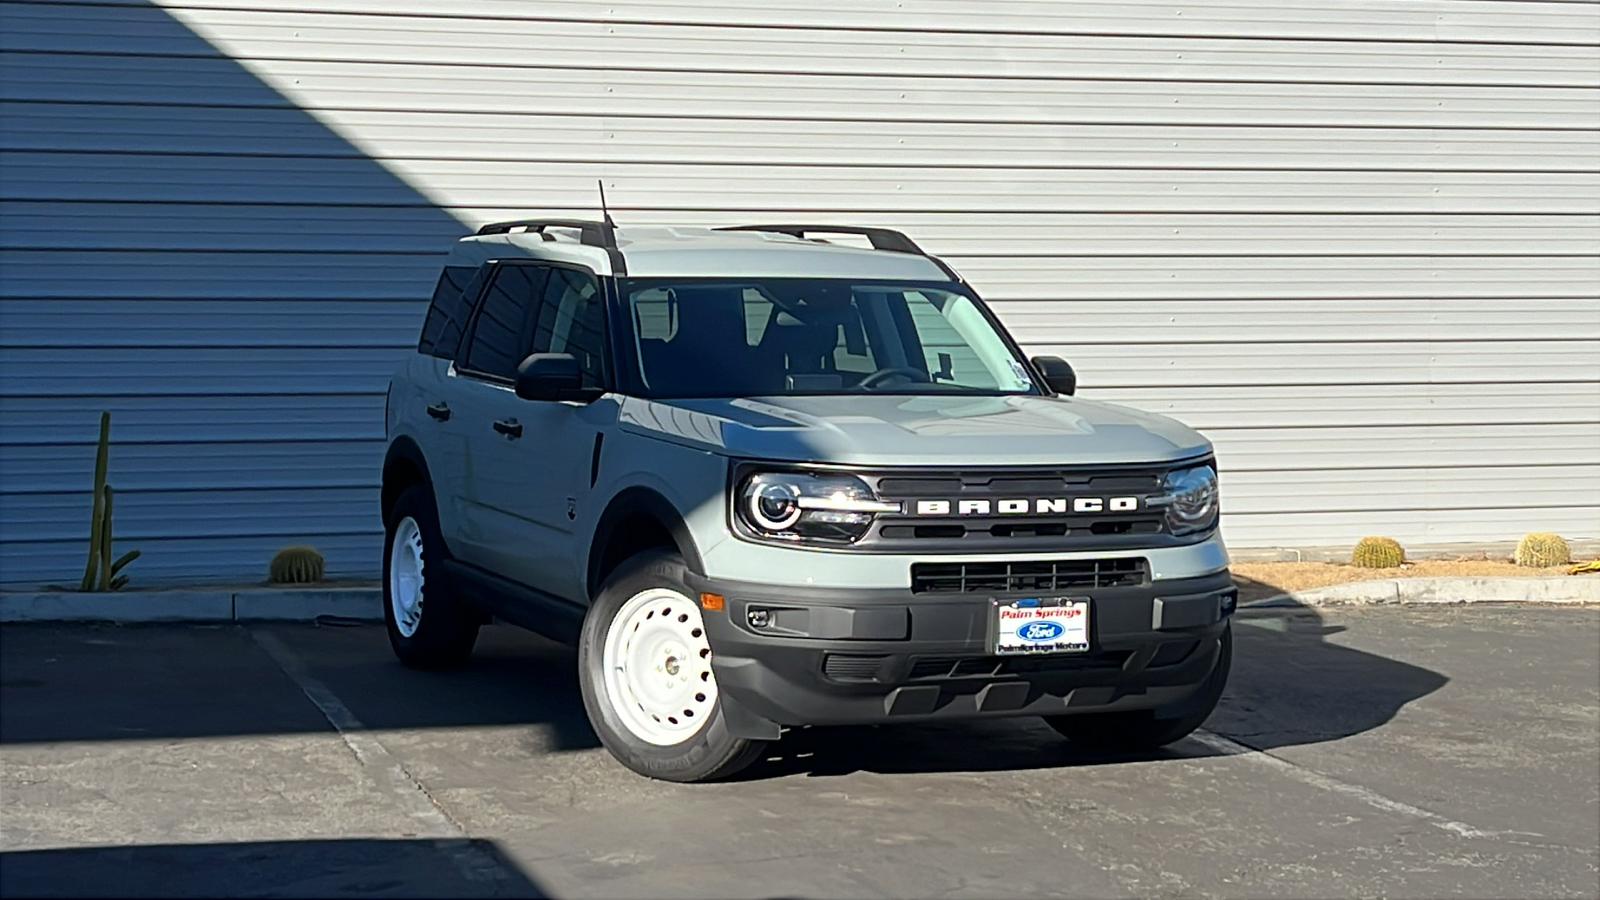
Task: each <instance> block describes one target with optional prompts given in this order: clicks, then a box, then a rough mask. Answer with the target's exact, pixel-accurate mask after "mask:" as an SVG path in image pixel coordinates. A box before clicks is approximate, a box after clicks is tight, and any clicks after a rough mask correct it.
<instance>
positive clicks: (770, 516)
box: [734, 472, 901, 544]
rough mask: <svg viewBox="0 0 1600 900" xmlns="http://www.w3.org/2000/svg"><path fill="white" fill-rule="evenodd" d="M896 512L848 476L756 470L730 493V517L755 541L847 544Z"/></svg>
mask: <svg viewBox="0 0 1600 900" xmlns="http://www.w3.org/2000/svg"><path fill="white" fill-rule="evenodd" d="M898 512H901V506H900V504H899V503H889V502H885V501H882V500H879V499H878V498H877V496H876V495H875V494H873V493H872V489H871V488H870V487H868V486H867V483H866V482H865V481H862V480H861V479H860V478H857V477H856V476H854V475H843V474H833V473H820V472H819V473H813V472H757V473H755V474H753V475H749V476H747V477H745V478H744V479H743V480H742V481H741V482H740V484H739V488H738V490H737V491H736V492H735V494H734V515H735V517H737V518H738V520H739V524H741V525H743V526H744V527H745V529H746V530H747V531H749V532H750V533H751V534H753V535H754V536H756V537H761V538H771V539H775V540H781V541H796V542H806V543H821V544H849V543H853V542H854V541H857V540H859V539H860V538H861V537H862V536H863V535H865V534H866V533H867V530H868V529H870V528H871V527H872V520H873V518H874V517H876V516H877V515H878V514H880V513H898Z"/></svg>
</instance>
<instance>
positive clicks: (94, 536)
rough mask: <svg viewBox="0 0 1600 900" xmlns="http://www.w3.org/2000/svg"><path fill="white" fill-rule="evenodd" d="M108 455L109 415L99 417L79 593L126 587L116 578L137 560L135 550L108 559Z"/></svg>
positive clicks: (124, 579) (123, 579) (122, 577)
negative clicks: (86, 557)
mask: <svg viewBox="0 0 1600 900" xmlns="http://www.w3.org/2000/svg"><path fill="white" fill-rule="evenodd" d="M110 455H111V413H109V412H102V413H101V414H100V446H99V448H98V449H97V450H96V451H95V455H94V512H93V514H92V515H91V517H90V520H89V561H88V562H87V563H86V564H85V565H84V568H83V582H82V584H80V585H79V589H80V590H85V591H115V590H118V589H120V588H121V587H122V586H123V585H125V584H127V583H128V576H126V575H119V574H117V573H118V572H121V571H122V569H123V568H124V567H126V566H127V565H128V563H131V562H133V561H134V560H136V559H138V558H139V551H138V550H129V551H128V552H127V553H124V554H122V555H121V556H119V557H117V559H116V560H115V561H113V560H112V559H111V498H112V494H113V491H112V489H111V485H109V484H107V483H106V467H107V463H108V461H109V457H110Z"/></svg>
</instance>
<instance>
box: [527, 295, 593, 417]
mask: <svg viewBox="0 0 1600 900" xmlns="http://www.w3.org/2000/svg"><path fill="white" fill-rule="evenodd" d="M549 271H550V277H549V280H548V281H547V282H546V283H545V289H544V302H543V303H541V304H539V313H538V318H537V319H536V320H535V322H534V327H533V349H532V350H531V351H530V352H533V353H571V354H572V355H573V356H575V357H577V359H578V365H579V367H580V368H582V369H583V386H584V387H601V386H602V385H603V384H604V383H605V374H604V373H605V362H604V360H605V354H604V348H605V343H606V323H605V304H604V303H603V302H602V298H601V294H600V284H599V282H597V281H596V280H595V277H594V276H593V275H590V274H589V273H588V272H582V271H579V270H577V269H555V268H553V269H550V270H549Z"/></svg>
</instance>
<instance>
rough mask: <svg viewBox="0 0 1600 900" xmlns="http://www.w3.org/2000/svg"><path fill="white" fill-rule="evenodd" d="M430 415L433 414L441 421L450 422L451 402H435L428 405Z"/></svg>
mask: <svg viewBox="0 0 1600 900" xmlns="http://www.w3.org/2000/svg"><path fill="white" fill-rule="evenodd" d="M428 415H430V416H433V417H434V418H435V419H438V420H439V421H441V422H448V421H450V404H448V403H435V404H433V405H432V406H429V407H428Z"/></svg>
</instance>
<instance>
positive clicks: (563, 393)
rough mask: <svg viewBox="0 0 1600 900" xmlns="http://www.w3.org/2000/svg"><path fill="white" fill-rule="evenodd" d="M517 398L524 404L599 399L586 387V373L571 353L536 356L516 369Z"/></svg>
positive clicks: (591, 389)
mask: <svg viewBox="0 0 1600 900" xmlns="http://www.w3.org/2000/svg"><path fill="white" fill-rule="evenodd" d="M516 388H517V396H518V397H521V398H522V399H524V400H581V401H583V402H584V403H588V402H590V401H592V400H594V399H595V398H597V397H599V396H600V394H601V391H600V390H599V389H597V388H585V387H584V386H583V370H582V369H581V368H579V366H578V358H577V357H575V356H573V355H572V354H571V353H534V354H530V355H529V356H528V358H527V359H525V360H523V361H522V362H521V364H519V365H518V366H517V381H516Z"/></svg>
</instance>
